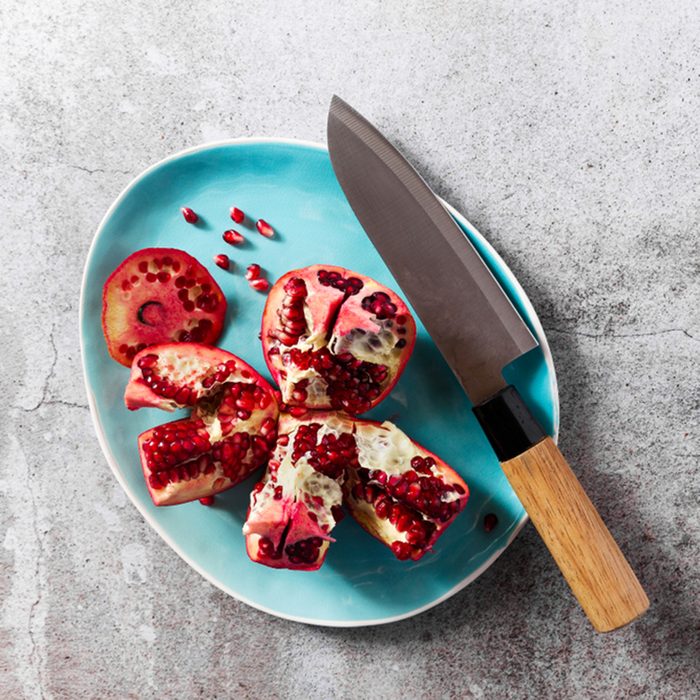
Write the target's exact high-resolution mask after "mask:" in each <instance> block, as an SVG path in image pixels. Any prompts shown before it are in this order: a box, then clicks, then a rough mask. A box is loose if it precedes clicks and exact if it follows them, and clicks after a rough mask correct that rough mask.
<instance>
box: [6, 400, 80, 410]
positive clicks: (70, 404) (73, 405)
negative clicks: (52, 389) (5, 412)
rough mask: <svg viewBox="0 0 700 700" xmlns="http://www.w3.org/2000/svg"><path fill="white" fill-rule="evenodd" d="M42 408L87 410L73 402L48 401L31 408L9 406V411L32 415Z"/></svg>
mask: <svg viewBox="0 0 700 700" xmlns="http://www.w3.org/2000/svg"><path fill="white" fill-rule="evenodd" d="M43 406H67V407H68V408H83V409H87V408H88V405H87V404H84V403H76V402H75V401H64V400H63V399H51V400H50V401H40V402H39V403H38V404H37V405H36V406H32V408H24V407H23V406H9V410H11V411H22V413H34V411H38V410H39V409H40V408H42V407H43Z"/></svg>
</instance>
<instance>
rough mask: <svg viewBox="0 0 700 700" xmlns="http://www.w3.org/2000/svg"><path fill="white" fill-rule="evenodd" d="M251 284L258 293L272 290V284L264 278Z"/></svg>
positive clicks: (252, 281) (251, 281)
mask: <svg viewBox="0 0 700 700" xmlns="http://www.w3.org/2000/svg"><path fill="white" fill-rule="evenodd" d="M249 284H250V286H251V287H252V288H253V289H254V290H255V291H256V292H266V291H267V290H268V289H269V288H270V283H269V282H268V281H267V280H266V279H265V278H264V277H260V278H259V279H256V280H250V282H249Z"/></svg>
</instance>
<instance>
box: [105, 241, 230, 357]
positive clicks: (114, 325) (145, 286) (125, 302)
mask: <svg viewBox="0 0 700 700" xmlns="http://www.w3.org/2000/svg"><path fill="white" fill-rule="evenodd" d="M225 315H226V297H224V294H223V292H222V291H221V289H220V287H219V285H218V284H217V283H216V282H215V280H214V278H213V277H212V276H211V275H210V274H209V272H208V271H207V269H206V268H205V267H204V266H203V265H201V264H200V263H199V262H198V261H197V260H195V258H193V257H192V256H191V255H188V254H187V253H185V252H184V251H182V250H177V249H175V248H144V249H143V250H139V251H137V252H136V253H133V254H132V255H130V256H129V257H128V258H126V260H124V261H123V262H122V263H121V264H120V265H119V266H118V267H117V269H116V270H115V271H114V272H113V273H112V274H111V275H110V276H109V278H108V279H107V281H106V282H105V285H104V289H103V292H102V330H103V332H104V336H105V340H106V341H107V349H108V350H109V354H110V355H111V356H112V357H113V358H114V359H115V360H116V361H117V362H120V363H121V364H123V365H126V366H127V367H130V366H131V362H132V360H133V359H134V356H135V355H136V354H137V353H138V352H139V351H141V350H143V349H144V348H145V347H148V346H149V345H154V344H156V343H166V342H171V341H182V342H188V341H195V342H201V343H210V344H213V343H214V342H216V340H217V338H218V337H219V335H221V329H222V327H223V324H224V316H225Z"/></svg>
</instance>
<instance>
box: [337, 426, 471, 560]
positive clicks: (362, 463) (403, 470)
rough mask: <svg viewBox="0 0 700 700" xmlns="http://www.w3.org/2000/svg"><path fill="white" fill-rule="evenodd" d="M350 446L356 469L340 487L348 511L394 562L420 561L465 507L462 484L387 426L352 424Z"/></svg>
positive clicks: (439, 462) (441, 463) (435, 459)
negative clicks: (353, 443)
mask: <svg viewBox="0 0 700 700" xmlns="http://www.w3.org/2000/svg"><path fill="white" fill-rule="evenodd" d="M355 441H356V443H357V452H358V462H359V468H357V469H350V470H348V478H347V479H346V481H345V483H344V485H343V490H344V492H345V497H346V498H345V503H346V505H347V506H348V510H349V511H350V513H351V514H352V516H353V517H354V518H355V520H357V522H358V523H360V525H362V527H363V528H364V529H365V530H367V532H369V533H370V534H371V535H373V536H374V537H376V538H377V539H378V540H380V541H381V542H383V543H384V544H386V545H387V546H389V547H390V548H391V550H392V551H393V552H394V555H395V556H396V557H397V559H412V560H418V559H420V558H421V557H422V556H423V555H424V554H425V553H426V552H427V551H429V550H430V549H432V546H433V545H434V544H435V541H436V540H437V539H438V537H440V535H442V533H443V532H444V531H445V529H446V528H447V527H448V526H449V525H450V524H451V523H452V521H453V520H454V519H455V517H456V516H457V514H458V513H459V512H460V511H461V510H462V509H463V508H464V506H465V505H466V503H467V499H468V498H469V489H468V487H467V485H466V483H465V482H464V480H463V479H462V478H461V477H460V476H459V475H458V474H457V473H456V472H455V471H454V470H453V469H451V468H450V467H449V466H448V465H447V464H446V463H445V462H444V461H443V460H441V459H440V458H439V457H437V456H436V455H434V454H433V453H432V452H429V451H428V450H426V449H425V448H424V447H422V446H421V445H419V444H418V443H416V442H414V441H413V440H411V439H410V438H409V437H408V436H407V435H406V434H405V433H403V432H402V431H401V430H399V429H398V428H397V427H396V426H395V425H394V424H393V423H389V422H388V421H386V422H384V423H377V422H374V421H360V420H356V421H355Z"/></svg>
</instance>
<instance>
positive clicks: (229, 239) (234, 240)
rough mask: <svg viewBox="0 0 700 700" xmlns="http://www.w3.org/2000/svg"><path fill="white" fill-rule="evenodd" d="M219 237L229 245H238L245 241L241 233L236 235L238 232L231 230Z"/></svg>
mask: <svg viewBox="0 0 700 700" xmlns="http://www.w3.org/2000/svg"><path fill="white" fill-rule="evenodd" d="M221 237H222V238H223V239H224V240H225V241H226V243H230V244H231V245H238V244H239V243H243V241H244V240H245V239H244V238H243V234H242V233H238V231H234V230H233V229H232V228H231V229H229V230H228V231H224V233H223V235H222V236H221Z"/></svg>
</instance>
